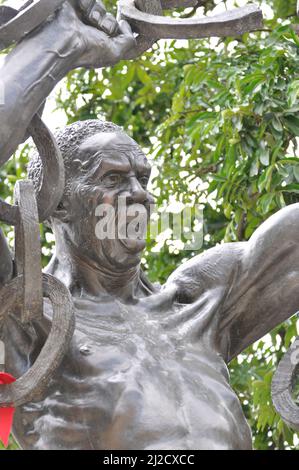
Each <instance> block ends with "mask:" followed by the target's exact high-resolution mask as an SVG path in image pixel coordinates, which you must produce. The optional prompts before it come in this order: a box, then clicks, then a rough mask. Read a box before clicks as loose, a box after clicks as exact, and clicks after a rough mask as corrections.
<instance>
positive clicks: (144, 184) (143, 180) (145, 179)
mask: <svg viewBox="0 0 299 470" xmlns="http://www.w3.org/2000/svg"><path fill="white" fill-rule="evenodd" d="M148 180H149V179H148V177H147V176H141V177H140V178H139V183H140V184H141V186H142V187H143V188H144V189H146V188H147V185H148Z"/></svg>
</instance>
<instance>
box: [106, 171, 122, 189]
mask: <svg viewBox="0 0 299 470" xmlns="http://www.w3.org/2000/svg"><path fill="white" fill-rule="evenodd" d="M121 182H122V176H121V175H120V174H118V173H111V174H110V175H106V176H104V178H103V183H104V184H105V186H107V187H109V188H112V187H114V186H117V185H119V184H120V183H121Z"/></svg>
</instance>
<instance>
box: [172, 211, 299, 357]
mask: <svg viewBox="0 0 299 470" xmlns="http://www.w3.org/2000/svg"><path fill="white" fill-rule="evenodd" d="M298 285H299V204H293V205H291V206H288V207H286V208H284V209H282V210H280V211H279V212H277V213H276V214H275V215H273V216H272V217H270V218H269V219H268V220H267V221H266V222H264V223H263V224H262V225H261V226H260V227H259V228H258V230H257V231H256V232H255V233H254V234H253V236H252V237H251V239H250V240H249V241H248V242H241V243H225V244H223V245H219V246H217V247H215V248H212V249H210V250H208V251H206V252H205V253H203V254H201V255H199V256H196V257H195V258H193V259H191V260H189V261H188V262H186V263H184V264H183V265H182V266H181V267H180V268H178V269H177V270H176V271H175V272H174V273H173V274H172V275H171V276H170V278H169V280H168V282H167V284H166V286H165V289H164V292H165V293H167V291H169V292H171V291H172V292H175V296H176V298H177V300H179V301H180V302H182V303H187V304H193V305H194V317H195V315H198V319H199V321H198V322H197V321H195V320H194V326H195V327H197V325H204V324H206V322H207V321H210V322H213V324H214V329H215V341H216V343H215V347H218V348H219V351H220V352H221V353H222V354H223V355H224V356H225V358H226V360H227V361H229V360H231V359H232V358H233V357H235V356H236V355H237V354H239V353H240V352H241V351H243V350H244V349H245V348H246V347H248V346H249V345H251V344H252V343H253V342H254V341H257V340H258V339H260V338H261V337H262V336H264V335H265V334H267V333H268V332H269V331H271V330H272V329H273V328H275V327H276V326H277V325H279V324H280V323H282V322H283V321H285V320H287V319H288V318H290V317H291V316H292V315H294V314H295V313H296V312H298V311H299V290H298ZM164 295H165V294H164ZM196 306H198V308H196ZM204 315H206V320H205V318H204ZM188 321H189V320H188ZM197 334H198V332H197Z"/></svg>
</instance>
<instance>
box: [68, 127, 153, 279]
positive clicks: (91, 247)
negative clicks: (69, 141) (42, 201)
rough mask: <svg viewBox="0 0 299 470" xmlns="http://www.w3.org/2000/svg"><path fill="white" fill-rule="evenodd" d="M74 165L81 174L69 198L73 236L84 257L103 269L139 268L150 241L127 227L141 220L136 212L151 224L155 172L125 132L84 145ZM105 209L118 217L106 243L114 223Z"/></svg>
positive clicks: (101, 136) (97, 137)
mask: <svg viewBox="0 0 299 470" xmlns="http://www.w3.org/2000/svg"><path fill="white" fill-rule="evenodd" d="M74 164H75V165H77V168H78V169H77V170H76V172H74V183H73V190H72V191H71V195H70V197H69V208H68V212H69V214H70V222H69V224H68V225H69V228H70V230H69V231H68V236H69V237H71V238H72V242H73V243H74V244H75V245H76V246H77V247H78V248H79V249H80V250H82V254H83V255H84V256H85V257H86V256H88V257H89V258H90V259H92V260H93V262H96V263H100V264H101V265H102V266H103V267H105V266H107V267H111V266H113V267H115V268H117V269H119V270H121V269H127V268H128V267H132V266H136V265H137V264H138V263H139V262H140V254H141V252H142V250H143V249H144V247H145V240H144V238H138V237H136V235H134V236H133V237H132V236H130V235H128V231H127V227H128V225H130V224H131V226H132V222H133V224H134V220H135V221H136V220H137V219H136V213H135V209H136V210H137V213H138V212H139V213H140V210H141V209H142V211H143V214H145V217H144V215H143V221H144V219H148V216H149V211H150V204H152V203H153V198H152V196H151V195H150V194H149V192H148V191H147V185H148V181H149V177H150V172H151V167H150V165H149V163H148V161H147V159H146V157H145V155H144V154H143V152H142V151H141V149H140V147H138V145H137V144H136V143H135V142H134V141H133V140H132V139H131V138H129V137H128V136H127V135H126V134H124V133H100V134H96V135H94V136H92V137H90V138H87V139H86V141H84V142H83V143H82V144H81V146H80V148H79V153H78V159H75V162H74ZM109 208H110V209H109ZM106 209H107V210H108V211H109V217H110V216H111V214H113V213H114V214H115V219H113V224H114V226H115V234H113V232H112V233H111V230H110V233H108V236H107V237H104V238H103V236H102V235H101V234H102V232H103V228H107V231H108V226H107V224H103V223H102V222H103V220H104V219H105V220H106V221H108V220H109V218H107V210H106ZM142 211H141V212H142ZM110 220H111V219H110ZM110 229H111V227H110ZM107 231H106V232H107Z"/></svg>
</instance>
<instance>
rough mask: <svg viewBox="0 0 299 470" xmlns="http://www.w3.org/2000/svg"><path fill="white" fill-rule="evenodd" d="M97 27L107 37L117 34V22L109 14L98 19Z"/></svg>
mask: <svg viewBox="0 0 299 470" xmlns="http://www.w3.org/2000/svg"><path fill="white" fill-rule="evenodd" d="M97 26H98V28H99V29H101V30H102V31H104V33H106V34H108V36H114V35H116V34H117V33H118V32H119V25H118V22H117V21H116V19H115V18H114V16H113V15H111V14H110V13H106V15H105V16H104V17H102V18H100V19H99V21H98V25H97Z"/></svg>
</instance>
